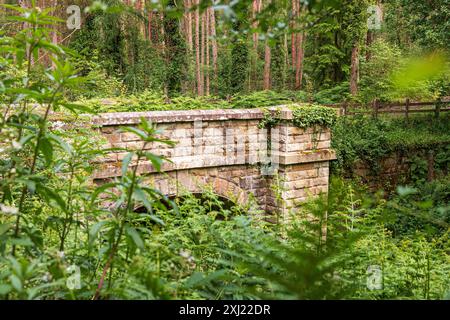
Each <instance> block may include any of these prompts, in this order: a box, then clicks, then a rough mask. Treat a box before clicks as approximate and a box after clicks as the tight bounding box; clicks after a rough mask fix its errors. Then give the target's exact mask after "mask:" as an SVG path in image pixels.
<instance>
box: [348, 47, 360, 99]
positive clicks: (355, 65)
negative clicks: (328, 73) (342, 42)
mask: <svg viewBox="0 0 450 320" xmlns="http://www.w3.org/2000/svg"><path fill="white" fill-rule="evenodd" d="M358 78H359V45H358V44H355V45H353V48H352V61H351V68H350V93H351V95H353V96H355V95H356V94H357V93H358Z"/></svg>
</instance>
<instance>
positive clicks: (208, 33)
mask: <svg viewBox="0 0 450 320" xmlns="http://www.w3.org/2000/svg"><path fill="white" fill-rule="evenodd" d="M209 18H210V15H209V8H208V9H206V11H205V20H206V23H205V25H206V26H205V33H206V40H205V42H206V43H205V47H206V48H205V51H206V66H205V74H206V75H205V77H206V95H207V96H209V81H210V79H209V73H210V72H209V35H210V27H209V24H210V21H209Z"/></svg>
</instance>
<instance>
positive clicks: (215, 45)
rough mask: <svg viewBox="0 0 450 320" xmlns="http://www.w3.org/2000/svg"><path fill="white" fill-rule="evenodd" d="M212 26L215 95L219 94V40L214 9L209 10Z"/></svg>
mask: <svg viewBox="0 0 450 320" xmlns="http://www.w3.org/2000/svg"><path fill="white" fill-rule="evenodd" d="M209 14H210V24H211V50H212V60H213V61H212V63H213V70H214V85H213V86H214V93H215V94H217V86H218V70H217V39H216V17H215V13H214V8H209Z"/></svg>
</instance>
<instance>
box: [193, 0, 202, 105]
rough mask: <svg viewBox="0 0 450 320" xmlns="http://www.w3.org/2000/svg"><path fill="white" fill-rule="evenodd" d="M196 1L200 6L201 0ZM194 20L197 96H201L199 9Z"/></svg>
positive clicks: (196, 10)
mask: <svg viewBox="0 0 450 320" xmlns="http://www.w3.org/2000/svg"><path fill="white" fill-rule="evenodd" d="M194 1H195V4H196V5H198V2H199V0H194ZM194 20H195V67H196V76H197V94H198V95H199V96H201V95H202V91H203V88H202V82H201V72H200V15H199V9H198V7H197V8H196V9H195V14H194Z"/></svg>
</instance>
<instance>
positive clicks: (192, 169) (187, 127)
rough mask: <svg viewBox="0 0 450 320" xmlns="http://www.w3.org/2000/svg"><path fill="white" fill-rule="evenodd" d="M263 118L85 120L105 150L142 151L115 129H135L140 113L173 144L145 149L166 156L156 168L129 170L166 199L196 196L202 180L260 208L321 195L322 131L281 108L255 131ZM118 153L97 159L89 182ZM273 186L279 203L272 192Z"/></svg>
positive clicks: (327, 156)
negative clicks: (277, 118)
mask: <svg viewBox="0 0 450 320" xmlns="http://www.w3.org/2000/svg"><path fill="white" fill-rule="evenodd" d="M263 116H264V114H263V112H262V111H261V110H258V109H248V110H189V111H158V112H139V113H107V114H101V115H99V116H96V117H95V118H94V119H93V123H94V124H95V125H97V126H98V130H99V131H100V132H101V133H102V135H103V136H104V137H105V138H106V140H107V141H108V143H107V145H106V146H105V148H109V147H113V148H114V147H116V148H131V149H137V148H142V147H143V146H144V143H143V142H142V141H140V140H139V138H138V137H137V136H136V135H134V134H132V133H128V132H121V131H120V130H119V129H120V127H122V126H137V125H138V124H139V123H140V118H141V117H145V118H146V119H148V120H151V121H152V122H153V123H156V124H157V126H158V128H161V129H162V130H163V133H162V136H164V137H165V138H168V139H170V140H172V141H175V142H176V143H177V144H176V146H175V147H169V146H167V145H163V144H161V143H153V144H148V145H147V146H146V147H145V149H146V150H149V151H151V152H153V153H155V154H159V155H163V156H166V157H167V158H169V159H170V160H171V162H165V163H164V164H163V166H162V173H158V172H156V171H155V169H154V168H153V167H152V165H151V163H150V162H141V163H140V165H139V167H138V169H137V172H138V173H139V174H143V175H145V176H146V179H148V183H149V184H152V185H154V186H155V187H156V188H158V189H159V190H161V191H162V192H163V193H165V194H167V195H168V196H177V195H180V194H182V193H183V192H185V191H189V192H193V193H200V192H202V189H203V188H204V187H205V186H206V185H208V186H210V187H212V188H213V190H214V191H215V192H216V193H217V194H219V195H221V196H223V197H225V198H228V199H231V200H234V201H236V202H238V203H241V204H248V203H249V201H250V200H251V199H254V200H255V201H256V202H257V203H258V205H259V207H260V208H261V209H263V210H266V211H267V212H273V211H279V212H280V211H281V212H286V211H289V210H291V209H293V208H295V206H296V205H297V203H300V202H302V201H304V200H306V199H307V198H308V197H309V196H315V195H318V194H319V193H320V192H327V190H328V177H329V162H330V160H332V159H335V153H334V151H333V150H331V149H330V131H329V129H323V130H322V132H320V134H318V133H317V132H314V131H313V129H307V130H303V129H299V128H297V127H294V126H293V124H292V121H291V120H292V112H291V111H290V110H289V109H283V110H282V112H281V122H280V124H278V125H277V126H275V127H274V128H271V129H259V128H258V124H259V122H260V120H261V119H262V118H263ZM269 141H270V142H269ZM268 146H270V150H268ZM125 155H126V152H120V151H117V152H111V153H109V154H108V155H106V156H104V157H102V158H101V159H99V160H98V161H99V163H100V166H99V168H98V170H97V171H96V172H95V175H94V179H95V181H96V182H97V183H102V182H103V181H106V180H110V179H111V178H114V177H117V176H119V175H120V174H121V162H122V159H123V158H124V156H125ZM132 164H133V163H132ZM264 164H266V165H264ZM267 168H269V170H267ZM275 183H276V184H278V185H279V186H280V187H281V188H280V190H281V191H280V195H281V199H283V200H284V201H280V196H279V195H277V194H278V193H277V194H275V193H276V192H275V191H273V189H274V188H273V185H274V184H275ZM275 189H276V188H275Z"/></svg>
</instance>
